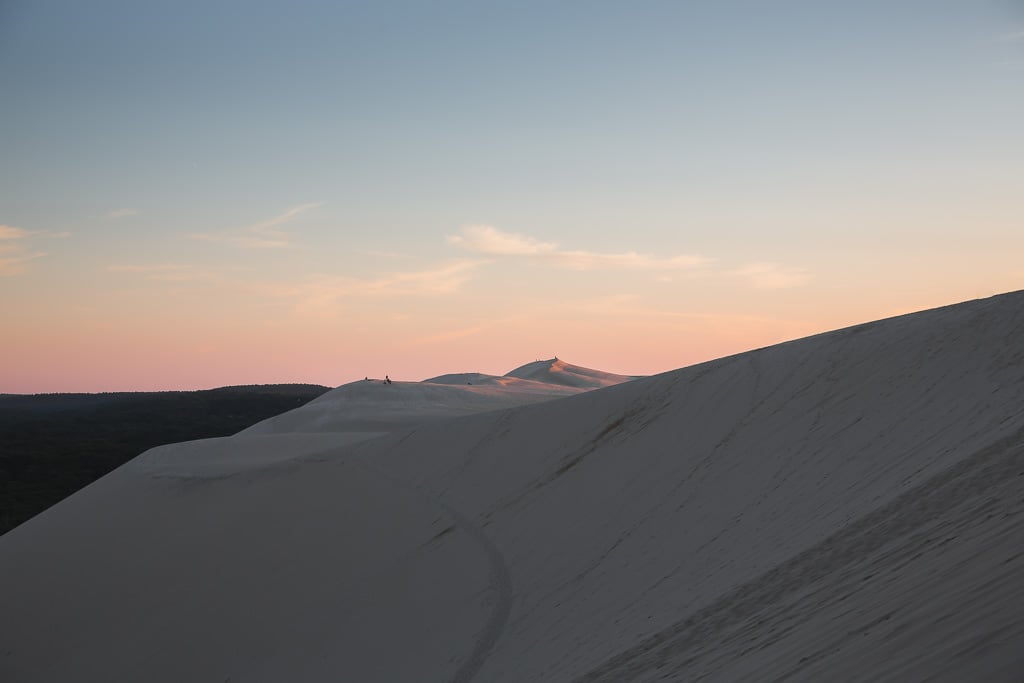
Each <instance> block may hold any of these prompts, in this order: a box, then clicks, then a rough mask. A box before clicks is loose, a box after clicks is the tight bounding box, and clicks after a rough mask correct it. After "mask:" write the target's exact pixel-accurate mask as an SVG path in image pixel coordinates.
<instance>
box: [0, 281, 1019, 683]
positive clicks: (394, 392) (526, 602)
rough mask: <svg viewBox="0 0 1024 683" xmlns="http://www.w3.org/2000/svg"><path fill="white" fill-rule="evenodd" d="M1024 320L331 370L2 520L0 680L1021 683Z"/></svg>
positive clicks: (993, 312)
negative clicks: (403, 378) (286, 403)
mask: <svg viewBox="0 0 1024 683" xmlns="http://www.w3.org/2000/svg"><path fill="white" fill-rule="evenodd" d="M1022 339H1024V293H1021V292H1016V293H1012V294H1006V295H1002V296H999V297H993V298H990V299H985V300H979V301H972V302H967V303H964V304H960V305H957V306H951V307H946V308H941V309H935V310H931V311H925V312H923V313H918V314H913V315H908V316H902V317H898V318H892V319H888V320H884V321H880V322H877V323H871V324H866V325H860V326H857V327H852V328H848V329H844V330H839V331H836V332H832V333H828V334H824V335H817V336H815V337H810V338H807V339H803V340H798V341H795V342H790V343H787V344H781V345H778V346H774V347H769V348H766V349H760V350H757V351H752V352H749V353H745V354H740V355H737V356H731V357H729V358H724V359H721V360H718V361H713V362H710V363H705V364H702V365H698V366H694V367H690V368H685V369H682V370H677V371H673V372H669V373H665V374H662V375H657V376H654V377H649V378H639V379H633V380H632V381H625V380H628V379H631V378H627V377H620V376H610V375H605V373H599V372H597V371H589V370H586V369H583V368H577V367H576V366H571V365H569V364H567V363H564V361H558V360H557V359H556V360H551V361H544V362H541V363H539V364H530V365H527V366H524V367H523V368H520V369H517V370H516V371H513V372H511V373H509V374H508V375H506V376H504V377H493V376H485V375H480V374H465V375H448V376H444V377H441V378H434V380H431V381H428V382H423V383H404V382H396V383H395V384H392V385H383V384H380V383H375V382H363V383H353V384H351V385H346V386H344V387H339V388H338V389H337V390H335V391H334V392H330V393H329V394H325V395H324V397H322V399H320V400H318V401H314V402H312V403H310V404H308V405H307V406H304V407H302V408H300V409H297V410H295V411H292V412H291V413H287V414H285V415H282V416H279V417H278V418H272V419H271V420H268V421H266V422H264V423H260V424H259V425H256V426H254V427H253V428H250V429H249V430H246V431H245V432H243V433H242V434H239V435H237V436H235V437H230V438H228V439H212V440H206V441H204V442H190V443H188V444H180V445H171V446H164V447H161V448H159V449H154V450H152V451H149V452H148V453H146V454H144V455H143V456H140V457H139V458H137V459H136V460H135V461H133V462H131V463H129V464H128V465H126V466H124V467H122V468H120V469H119V470H117V471H115V472H113V473H112V474H110V475H108V476H107V477H105V478H103V479H101V480H100V481H98V482H96V483H95V484H93V485H92V486H90V487H88V488H86V489H84V490H83V491H81V492H80V493H78V494H76V495H75V496H72V497H71V498H69V499H68V500H66V501H65V502H63V503H61V504H59V505H57V506H55V507H54V508H52V509H51V510H49V511H47V512H46V513H44V514H42V515H40V516H38V517H37V518H35V519H33V520H31V521H30V522H28V523H26V524H24V525H22V526H21V527H19V528H17V529H15V530H14V531H12V532H10V533H8V534H7V535H5V536H4V537H3V538H0V614H3V615H4V619H2V620H0V643H2V645H0V647H2V649H3V651H0V679H3V680H5V681H6V680H11V681H58V680H92V679H102V680H111V681H134V680H151V681H180V680H217V681H223V680H226V679H228V678H230V679H231V680H245V681H276V680H285V679H288V680H387V681H423V680H431V681H445V680H449V681H451V680H454V681H460V682H463V683H464V682H465V681H469V680H477V681H508V682H511V681H524V680H531V681H569V680H579V681H621V680H637V681H655V680H696V679H701V680H711V681H736V680H751V681H753V680H758V681H760V680H781V679H785V680H790V679H792V680H831V679H843V680H851V679H852V680H872V681H876V680H924V679H937V680H949V681H962V680H997V681H999V680H1005V681H1011V680H1019V679H1020V676H1021V674H1022V672H1024V655H1022V654H1021V653H1022V652H1024V627H1022V626H1021V620H1020V614H1022V613H1024V581H1022V579H1021V578H1020V577H1021V576H1022V574H1024V572H1022V566H1021V562H1022V561H1024V559H1022V558H1024V554H1022V552H1021V550H1020V549H1021V548H1024V525H1022V520H1024V516H1022V515H1021V513H1022V511H1024V502H1022V501H1024V412H1022V411H1021V408H1020V407H1021V405H1024V342H1022V341H1021V340H1022ZM606 380H608V381H607V382H606Z"/></svg>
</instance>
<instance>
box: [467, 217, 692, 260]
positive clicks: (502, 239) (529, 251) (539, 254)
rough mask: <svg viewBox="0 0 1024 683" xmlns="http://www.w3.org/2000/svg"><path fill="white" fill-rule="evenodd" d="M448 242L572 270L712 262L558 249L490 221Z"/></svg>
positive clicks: (553, 244)
mask: <svg viewBox="0 0 1024 683" xmlns="http://www.w3.org/2000/svg"><path fill="white" fill-rule="evenodd" d="M448 243H449V244H451V245H453V246H456V247H459V248H461V249H465V250H466V251H471V252H474V253H478V254H487V255H491V256H511V257H525V258H529V259H530V260H534V261H539V262H544V263H549V264H552V265H555V266H560V267H563V268H570V269H572V270H612V269H623V270H626V269H629V270H682V269H689V268H695V267H697V266H702V265H705V264H708V263H711V261H712V260H711V259H709V258H705V257H703V256H696V255H690V254H682V255H677V256H670V257H658V256H653V255H650V254H641V253H638V252H635V251H627V252H596V251H582V250H567V249H560V248H559V244H558V243H557V242H542V241H540V240H538V239H536V238H533V237H530V236H528V235H521V234H518V233H510V232H504V231H502V230H499V229H498V228H495V227H494V226H492V225H471V226H468V227H465V228H463V229H462V232H461V234H458V235H449V236H448Z"/></svg>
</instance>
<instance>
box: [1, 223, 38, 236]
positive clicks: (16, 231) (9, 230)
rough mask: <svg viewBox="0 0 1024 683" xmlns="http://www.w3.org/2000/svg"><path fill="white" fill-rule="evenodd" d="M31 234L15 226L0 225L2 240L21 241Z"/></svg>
mask: <svg viewBox="0 0 1024 683" xmlns="http://www.w3.org/2000/svg"><path fill="white" fill-rule="evenodd" d="M31 234H32V233H30V232H29V231H28V230H25V229H24V228H16V227H14V226H13V225H0V240H21V239H25V238H26V237H28V236H29V235H31Z"/></svg>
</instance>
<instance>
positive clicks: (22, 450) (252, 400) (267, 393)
mask: <svg viewBox="0 0 1024 683" xmlns="http://www.w3.org/2000/svg"><path fill="white" fill-rule="evenodd" d="M326 391H328V388H327V387H322V386H318V385H314V384H267V385H253V386H237V387H223V388H221V389H210V390H207V391H167V392H155V393H107V394H36V395H20V394H18V395H16V394H0V534H3V533H6V532H7V531H9V530H10V529H13V528H14V527H15V526H17V525H18V524H21V523H22V522H24V521H25V520H27V519H29V518H30V517H32V516H34V515H36V514H38V513H40V512H42V511H43V510H45V509H46V508H48V507H50V506H51V505H53V504H55V503H57V502H59V501H61V500H63V499H64V498H66V497H67V496H69V495H71V494H72V493H74V492H75V491H77V490H78V489H80V488H82V487H83V486H86V485H87V484H89V483H91V482H93V481H95V480H96V479H98V478H100V477H102V476H103V475H104V474H106V473H107V472H110V471H111V470H113V469H114V468H116V467H118V466H120V465H122V464H124V463H125V462H127V461H129V460H131V459H132V458H134V457H135V456H136V455H139V454H140V453H142V452H143V451H145V450H147V449H149V448H152V447H153V446H159V445H161V444H166V443H174V442H176V441H189V440H191V439H205V438H209V437H214V436H228V435H230V434H234V433H235V432H238V431H239V430H242V429H245V428H246V427H248V426H249V425H251V424H254V423H256V422H259V421H260V420H264V419H266V418H268V417H272V416H274V415H278V414H280V413H283V412H285V411H288V410H291V409H293V408H297V407H299V406H301V405H303V404H305V403H307V402H309V401H310V400H312V399H314V398H316V397H317V396H320V395H321V394H323V393H324V392H326Z"/></svg>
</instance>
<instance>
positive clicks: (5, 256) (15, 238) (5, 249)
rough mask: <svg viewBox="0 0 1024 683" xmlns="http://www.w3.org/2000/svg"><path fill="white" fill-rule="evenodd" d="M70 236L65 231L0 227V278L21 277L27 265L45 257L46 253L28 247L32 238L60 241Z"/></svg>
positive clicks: (26, 269) (11, 226)
mask: <svg viewBox="0 0 1024 683" xmlns="http://www.w3.org/2000/svg"><path fill="white" fill-rule="evenodd" d="M70 236H71V233H70V232H67V231H64V232H54V231H52V230H26V229H25V228H18V227H15V226H13V225H0V277H11V276H13V275H21V274H22V273H24V272H26V271H28V269H29V268H28V264H29V263H31V262H32V261H35V260H36V259H40V258H42V257H44V256H47V252H45V251H37V250H35V249H33V248H31V247H30V246H29V245H28V242H29V241H30V240H31V239H32V238H37V237H41V238H49V239H60V238H65V237H70Z"/></svg>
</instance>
